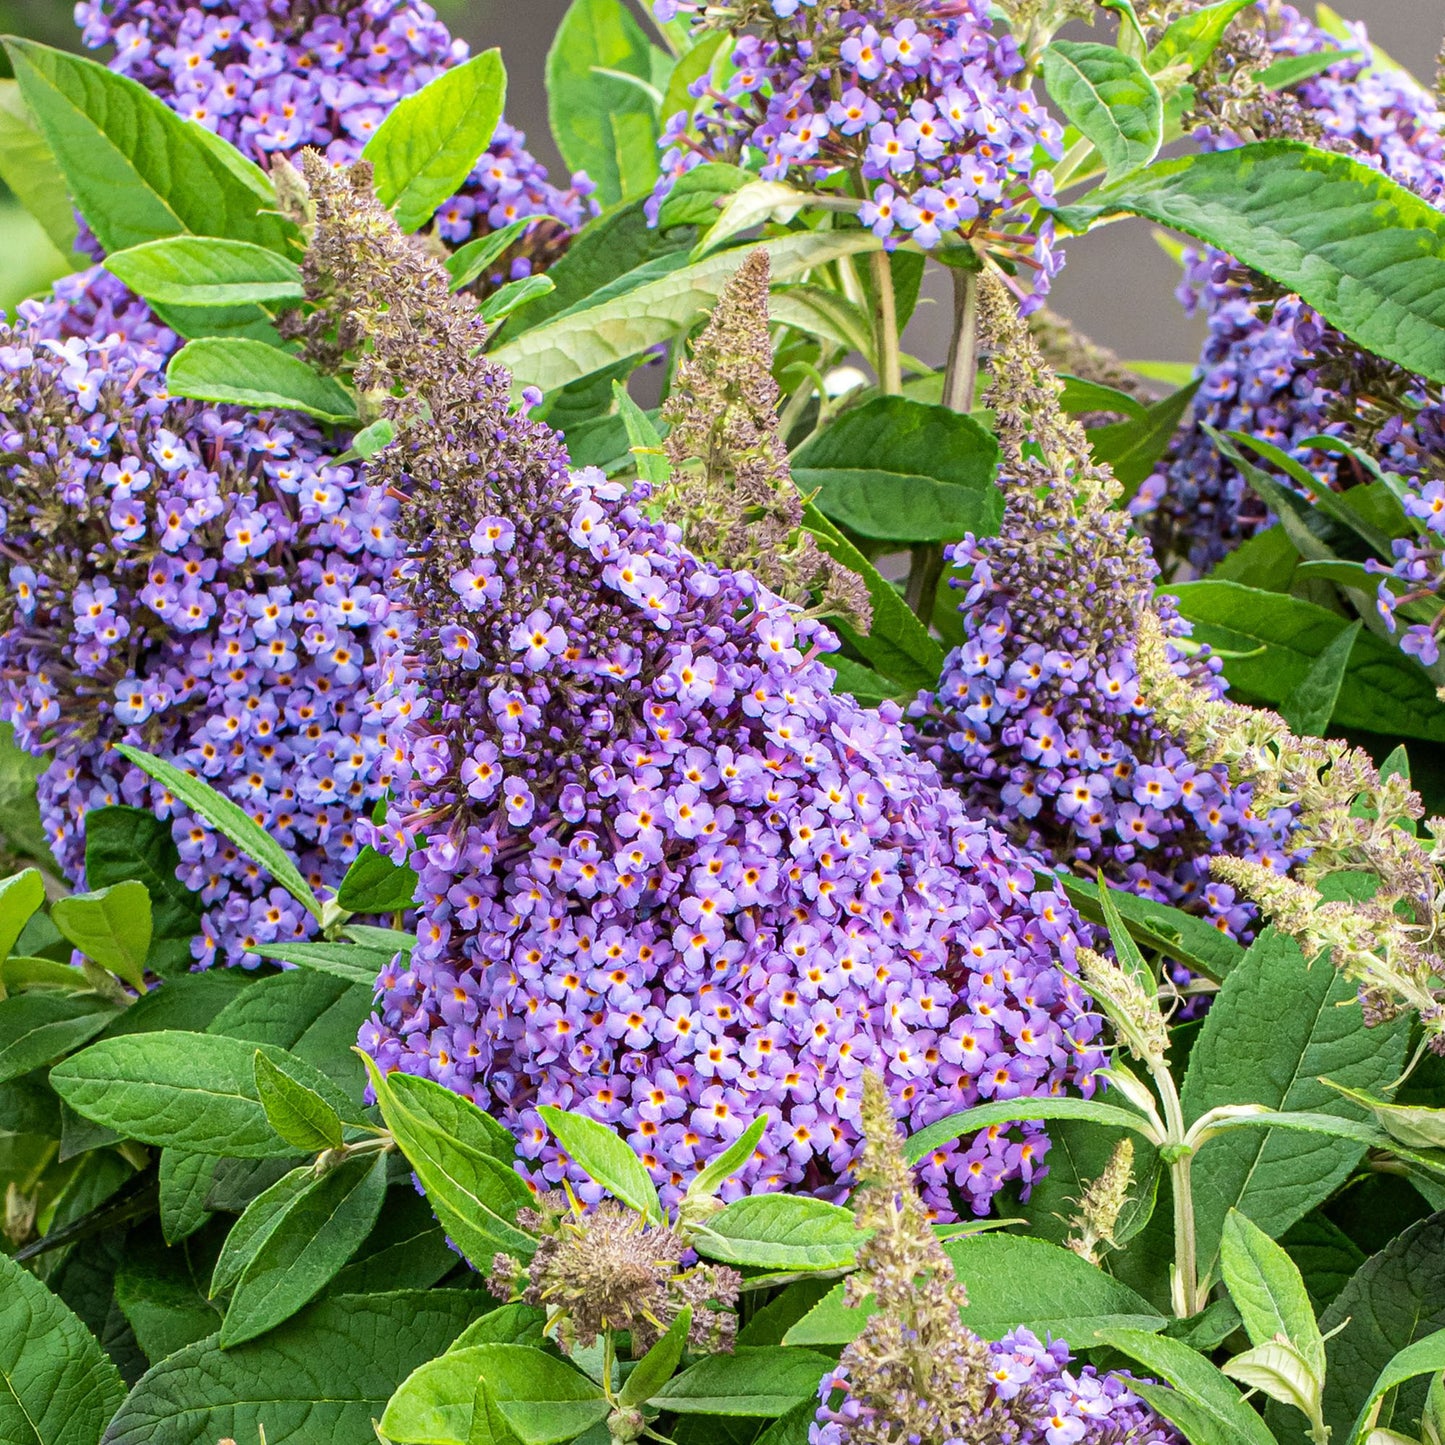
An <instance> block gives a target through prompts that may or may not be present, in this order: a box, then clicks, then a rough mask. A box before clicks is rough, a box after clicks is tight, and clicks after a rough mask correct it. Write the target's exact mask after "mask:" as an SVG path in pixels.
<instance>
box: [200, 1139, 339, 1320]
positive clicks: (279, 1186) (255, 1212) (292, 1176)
mask: <svg viewBox="0 0 1445 1445" xmlns="http://www.w3.org/2000/svg"><path fill="white" fill-rule="evenodd" d="M315 1177H316V1176H315V1174H314V1173H313V1171H312V1169H311V1166H310V1165H309V1164H308V1165H302V1166H299V1167H297V1168H295V1169H291V1170H289V1171H287V1173H285V1174H283V1175H282V1176H281V1177H280V1178H279V1179H278V1180H277V1181H276V1182H275V1183H274V1184H272V1185H271V1186H270V1187H269V1188H267V1189H263V1190H262V1191H261V1192H260V1193H259V1194H258V1195H257V1196H256V1197H255V1198H254V1199H253V1200H251V1202H250V1203H249V1204H248V1205H247V1206H246V1208H245V1209H244V1210H243V1211H242V1214H241V1217H240V1218H239V1219H238V1220H237V1221H236V1223H235V1224H234V1225H232V1226H231V1232H230V1233H229V1234H228V1235H227V1236H226V1241H225V1243H224V1244H223V1245H222V1246H221V1252H220V1254H218V1255H217V1256H216V1263H215V1265H214V1266H213V1267H212V1269H211V1287H210V1289H209V1291H208V1294H209V1295H210V1297H211V1298H212V1299H214V1298H215V1297H216V1296H217V1295H218V1294H220V1293H222V1292H223V1291H224V1290H228V1289H230V1288H231V1286H232V1285H233V1284H235V1283H236V1281H237V1280H238V1279H240V1277H241V1275H242V1274H243V1273H244V1271H245V1269H246V1266H247V1265H248V1264H250V1262H251V1261H252V1259H254V1258H255V1256H256V1251H257V1250H258V1249H260V1248H261V1246H262V1245H263V1244H265V1242H266V1241H267V1240H268V1239H269V1238H270V1237H271V1232H272V1230H274V1229H275V1228H276V1226H277V1225H278V1224H280V1222H281V1220H282V1219H283V1218H285V1215H286V1211H287V1210H288V1209H290V1207H291V1206H292V1205H293V1204H294V1203H295V1202H296V1201H297V1199H299V1198H300V1197H301V1194H302V1193H303V1191H304V1190H305V1189H306V1188H307V1187H308V1186H309V1185H310V1184H311V1182H312V1181H313V1180H314V1179H315Z"/></svg>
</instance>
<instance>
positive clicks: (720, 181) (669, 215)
mask: <svg viewBox="0 0 1445 1445" xmlns="http://www.w3.org/2000/svg"><path fill="white" fill-rule="evenodd" d="M726 38H727V37H726V36H725V35H721V34H720V35H719V36H718V39H720V40H725V39H726ZM699 48H701V47H699ZM753 180H754V176H753V173H752V172H751V171H748V170H744V169H743V168H742V167H741V166H735V165H730V164H729V163H728V162H726V161H704V162H703V163H702V164H701V165H700V166H695V167H694V168H693V169H692V170H690V171H688V172H687V173H686V174H685V175H682V176H679V177H678V178H677V183H676V185H674V186H673V188H672V190H671V191H669V192H668V195H667V199H666V200H665V201H664V202H663V203H662V210H661V211H660V212H658V217H657V221H658V225H659V226H662V227H664V228H666V227H669V226H698V227H701V228H702V229H704V230H706V229H707V228H708V227H710V226H711V225H712V224H713V222H715V221H716V220H717V218H718V214H719V213H720V212H721V210H722V208H723V207H724V206H725V205H726V204H727V201H728V197H729V196H731V195H733V194H735V193H736V192H737V191H740V190H742V188H743V187H744V186H747V185H751V184H752V182H753Z"/></svg>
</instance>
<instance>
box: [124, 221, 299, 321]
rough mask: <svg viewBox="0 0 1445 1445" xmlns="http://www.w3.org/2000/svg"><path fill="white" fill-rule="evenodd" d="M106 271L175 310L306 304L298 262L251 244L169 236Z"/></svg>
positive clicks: (139, 293)
mask: <svg viewBox="0 0 1445 1445" xmlns="http://www.w3.org/2000/svg"><path fill="white" fill-rule="evenodd" d="M105 269H106V270H107V271H109V272H111V273H112V274H113V275H115V276H118V277H119V278H120V279H121V280H122V281H124V282H125V284H126V285H127V286H129V287H130V289H131V290H132V291H134V292H135V293H136V295H137V296H144V297H145V299H146V300H147V301H158V302H161V303H163V304H170V305H173V306H249V305H254V304H256V303H271V304H275V303H280V302H286V301H300V300H301V298H302V296H303V295H304V294H305V292H304V289H303V287H302V284H301V269H300V267H299V266H297V265H296V263H295V262H294V261H290V260H288V259H287V258H286V257H285V256H281V255H278V254H277V253H276V252H275V251H270V250H267V249H266V247H264V246H257V245H254V244H253V243H252V242H250V241H231V240H225V239H223V238H221V237H218V236H166V237H163V238H162V239H160V240H158V241H147V242H145V243H144V244H143V245H140V246H132V247H131V248H130V249H129V250H127V251H117V252H116V253H115V254H114V255H113V256H107V257H106V261H105Z"/></svg>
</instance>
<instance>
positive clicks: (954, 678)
mask: <svg viewBox="0 0 1445 1445" xmlns="http://www.w3.org/2000/svg"><path fill="white" fill-rule="evenodd" d="M982 295H983V301H982V311H981V327H982V331H983V334H984V335H985V336H986V337H988V338H989V340H990V343H991V345H992V346H993V349H994V364H993V376H994V381H993V386H992V390H991V393H990V396H989V404H990V406H991V407H992V409H993V410H994V412H995V414H996V416H997V418H998V422H997V429H998V433H999V437H1000V442H1001V444H1002V446H1003V451H1004V470H1003V475H1002V478H1001V482H1002V486H1003V488H1004V493H1005V497H1006V504H1005V512H1004V521H1003V526H1002V528H1001V531H1000V533H999V535H998V536H997V537H983V538H980V537H975V536H972V535H970V536H968V537H966V538H965V539H964V540H963V541H962V542H961V543H959V544H958V545H957V546H956V547H954V548H952V549H950V560H951V561H952V564H953V567H954V569H955V572H956V574H957V575H956V576H955V577H954V578H953V579H952V582H953V585H954V586H956V587H959V588H960V589H962V590H963V594H964V595H963V601H962V603H961V604H960V606H959V611H960V613H961V615H962V618H963V630H964V636H965V641H964V642H963V644H962V646H960V647H957V648H955V649H954V650H953V651H952V652H951V653H949V655H948V657H947V659H946V661H945V663H944V669H943V675H942V679H941V682H940V685H939V689H938V691H937V692H936V693H925V694H923V695H922V696H921V697H920V698H919V699H918V701H917V702H916V703H915V704H914V705H913V708H912V717H913V721H914V728H915V736H916V738H917V741H918V744H919V746H920V747H921V748H922V749H923V751H924V752H925V755H926V756H927V757H929V758H930V759H932V760H933V761H934V762H936V763H937V765H938V766H939V768H940V770H941V771H942V772H943V774H944V776H945V777H947V778H948V779H949V780H950V781H951V782H952V783H953V784H954V785H955V786H956V787H957V788H958V789H959V791H960V792H961V793H962V795H963V797H964V799H965V801H966V803H967V805H968V810H969V812H970V813H972V814H973V815H975V816H978V817H988V818H994V819H997V820H999V821H1001V822H1002V823H1003V824H1004V826H1006V827H1007V828H1008V829H1009V830H1010V831H1011V832H1012V834H1013V836H1014V837H1015V838H1016V839H1017V840H1018V841H1019V842H1021V843H1023V844H1024V845H1025V846H1026V847H1028V848H1029V849H1030V851H1032V852H1035V853H1038V854H1041V855H1042V856H1044V857H1046V858H1050V859H1052V860H1054V861H1055V862H1057V863H1060V864H1063V865H1065V866H1067V867H1070V868H1072V869H1075V870H1077V871H1081V872H1085V873H1087V874H1090V875H1092V874H1093V873H1094V872H1095V871H1096V870H1098V869H1101V868H1102V869H1103V870H1104V872H1105V873H1106V874H1107V875H1108V877H1109V878H1110V879H1111V880H1112V881H1113V882H1115V883H1116V884H1122V885H1123V886H1125V887H1127V888H1128V889H1130V890H1131V891H1132V892H1135V893H1138V894H1140V895H1141V896H1143V897H1146V898H1152V899H1155V900H1156V901H1158V902H1161V903H1168V904H1174V905H1180V906H1185V907H1188V908H1190V909H1191V910H1192V911H1196V912H1199V913H1202V914H1203V915H1204V916H1205V917H1207V918H1208V919H1210V920H1211V921H1212V922H1214V923H1215V924H1216V925H1217V926H1218V927H1220V928H1221V929H1223V930H1225V931H1228V932H1230V933H1232V934H1235V935H1236V936H1240V937H1248V935H1249V929H1250V926H1251V923H1252V919H1253V912H1252V910H1251V909H1250V908H1249V907H1248V906H1247V905H1245V904H1243V903H1242V902H1240V901H1239V899H1238V898H1237V897H1236V895H1235V892H1234V890H1233V889H1232V888H1231V887H1229V886H1228V885H1227V884H1224V883H1221V882H1217V881H1211V880H1210V877H1209V868H1208V863H1209V858H1210V857H1211V856H1212V855H1213V854H1215V853H1219V852H1229V853H1234V854H1238V855H1241V856H1244V857H1248V858H1251V859H1254V860H1257V861H1260V862H1263V863H1266V864H1268V865H1269V866H1271V867H1277V868H1280V869H1282V868H1284V867H1285V866H1286V865H1287V862H1288V855H1287V852H1286V848H1285V842H1286V837H1287V832H1288V825H1289V815H1288V812H1287V811H1280V812H1278V813H1277V814H1276V815H1274V816H1266V817H1259V816H1256V814H1255V813H1254V811H1253V809H1252V808H1251V806H1250V792H1249V789H1248V787H1247V786H1233V785H1231V784H1230V782H1229V779H1228V774H1227V771H1226V770H1225V769H1224V768H1222V767H1214V768H1207V767H1200V766H1197V765H1196V764H1195V763H1193V762H1192V761H1191V760H1190V757H1189V755H1188V753H1187V751H1186V750H1185V748H1184V747H1182V746H1181V744H1180V740H1179V739H1178V738H1177V737H1176V736H1174V735H1173V733H1172V732H1171V730H1170V729H1169V728H1167V727H1163V726H1161V725H1160V723H1159V721H1158V720H1157V719H1156V718H1155V716H1154V713H1153V709H1152V708H1151V707H1150V705H1149V703H1148V702H1147V701H1146V699H1145V697H1144V695H1143V694H1142V692H1141V690H1140V679H1139V673H1138V669H1137V666H1136V664H1135V658H1134V638H1135V622H1136V619H1137V617H1138V615H1139V613H1140V611H1141V609H1144V608H1148V607H1150V606H1151V605H1153V604H1152V603H1151V598H1150V593H1151V590H1152V584H1153V582H1154V580H1155V578H1156V576H1157V569H1156V568H1155V567H1154V564H1153V560H1152V558H1151V556H1150V554H1149V549H1148V544H1147V543H1146V542H1144V541H1142V540H1141V539H1139V538H1137V537H1134V536H1131V535H1130V534H1129V532H1128V529H1127V525H1126V519H1125V518H1124V517H1123V516H1122V514H1121V513H1120V512H1119V511H1118V510H1117V509H1116V508H1115V507H1114V505H1113V501H1114V498H1115V497H1116V496H1117V495H1118V490H1119V489H1118V485H1117V483H1115V482H1114V480H1113V478H1112V476H1111V475H1110V474H1109V472H1108V471H1107V470H1106V469H1104V468H1101V467H1098V466H1095V465H1092V464H1090V463H1087V462H1085V461H1083V460H1081V459H1082V458H1085V457H1087V455H1088V444H1087V440H1086V439H1085V437H1084V435H1083V432H1082V430H1081V429H1080V428H1079V427H1078V425H1077V424H1076V423H1075V422H1073V421H1071V420H1069V419H1068V418H1066V417H1065V416H1064V415H1063V413H1062V412H1061V411H1060V409H1059V406H1058V390H1059V388H1058V383H1057V382H1056V381H1055V380H1054V379H1053V378H1052V376H1051V375H1050V374H1049V373H1048V371H1047V369H1046V368H1045V366H1044V363H1043V360H1042V357H1041V356H1040V355H1039V352H1038V349H1037V347H1036V346H1035V345H1034V343H1033V341H1032V339H1031V338H1030V337H1029V335H1028V332H1027V330H1026V328H1024V327H1023V326H1022V325H1021V324H1020V323H1019V321H1018V319H1017V317H1016V316H1015V315H1014V312H1013V308H1012V306H1011V304H1010V302H1009V301H1008V300H1007V299H1006V298H1005V297H1003V296H1002V295H1001V294H1000V292H999V290H998V289H996V288H995V287H994V286H992V285H989V284H985V285H984V287H983V290H982ZM1165 605H1166V609H1167V599H1166V603H1165ZM1164 615H1165V618H1166V625H1167V628H1168V631H1169V635H1170V637H1171V661H1172V664H1173V666H1175V667H1176V668H1177V669H1179V670H1180V671H1181V672H1189V673H1193V674H1196V675H1197V676H1198V677H1199V679H1200V681H1201V682H1203V683H1204V684H1205V685H1206V687H1207V688H1208V689H1209V690H1210V691H1211V693H1212V694H1218V693H1220V692H1221V691H1222V686H1221V683H1220V681H1219V679H1218V677H1217V670H1218V663H1217V660H1215V659H1211V658H1209V657H1208V656H1207V655H1195V656H1190V648H1189V645H1188V643H1187V638H1186V632H1187V629H1186V627H1185V625H1184V624H1183V623H1182V622H1181V621H1180V620H1179V619H1178V618H1177V617H1173V616H1172V615H1171V614H1170V613H1169V612H1168V611H1167V610H1166V611H1165V614H1164Z"/></svg>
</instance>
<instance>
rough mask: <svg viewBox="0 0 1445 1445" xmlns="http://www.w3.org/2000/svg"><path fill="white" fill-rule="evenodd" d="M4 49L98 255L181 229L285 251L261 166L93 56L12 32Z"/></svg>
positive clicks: (287, 232) (284, 229) (282, 228)
mask: <svg viewBox="0 0 1445 1445" xmlns="http://www.w3.org/2000/svg"><path fill="white" fill-rule="evenodd" d="M5 51H6V54H7V55H8V56H9V57H10V63H11V65H12V67H13V68H14V71H15V78H16V80H17V81H19V83H20V93H21V94H22V95H23V96H24V97H25V101H26V103H27V105H28V106H29V107H30V113H31V115H32V116H33V117H34V118H35V122H36V124H37V126H38V127H39V129H40V131H41V133H42V134H43V135H44V137H45V140H46V143H47V144H48V145H49V147H50V150H51V152H52V153H53V154H54V156H55V158H56V160H57V162H58V163H59V165H60V168H61V169H62V171H64V173H65V181H66V186H67V188H68V189H69V191H70V194H71V197H72V199H73V200H74V201H75V204H76V206H77V207H78V208H79V209H80V211H81V213H82V214H83V215H84V216H85V219H86V221H87V222H88V223H89V225H90V228H91V230H92V231H94V232H95V235H96V239H97V240H99V242H100V244H101V246H102V247H103V248H104V249H105V250H106V251H107V252H115V251H124V250H127V249H128V248H129V247H131V246H138V245H140V244H141V243H142V242H144V241H154V240H156V239H158V238H159V237H161V236H177V235H182V234H184V233H186V232H191V233H193V234H195V235H198V236H229V237H232V238H233V239H235V240H239V241H254V242H255V243H256V244H257V245H260V246H266V247H268V248H270V249H271V250H275V251H280V250H284V248H285V246H286V243H287V239H288V237H290V236H292V235H293V234H294V228H293V227H292V226H291V225H290V224H289V223H288V222H286V221H284V220H283V219H282V218H281V217H280V216H279V215H277V214H276V213H275V205H276V202H275V197H274V195H272V194H271V191H270V186H269V183H268V182H267V181H266V179H265V177H264V176H263V174H262V172H261V171H260V170H259V169H257V168H256V167H255V166H252V165H250V163H249V162H247V161H245V160H243V158H242V157H241V155H240V153H239V152H238V151H236V150H234V148H232V147H230V146H227V145H226V144H225V142H224V141H221V140H220V139H219V138H218V137H216V136H213V135H212V134H211V133H210V132H209V131H207V130H205V129H204V128H203V127H201V126H199V125H195V124H192V123H191V122H189V121H185V120H182V119H181V117H180V116H179V115H177V114H176V113H175V111H173V110H172V109H171V108H170V107H169V106H168V105H166V104H165V102H164V101H162V100H159V99H158V98H157V97H155V96H154V95H152V94H151V93H150V92H149V91H148V90H146V89H145V87H144V86H142V85H139V84H137V83H136V82H135V81H134V80H131V79H129V78H128V77H126V76H124V75H117V74H115V73H114V72H113V71H111V70H107V69H106V67H105V66H103V65H99V64H97V63H96V62H95V61H93V60H85V59H82V58H81V57H80V56H78V55H70V54H67V53H65V52H64V51H60V50H52V49H51V48H50V47H49V46H45V45H39V44H36V43H35V42H34V41H31V40H20V39H16V38H15V37H13V36H11V37H9V38H8V39H7V40H6V41H5ZM227 152H230V154H229V155H228V154H227Z"/></svg>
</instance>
